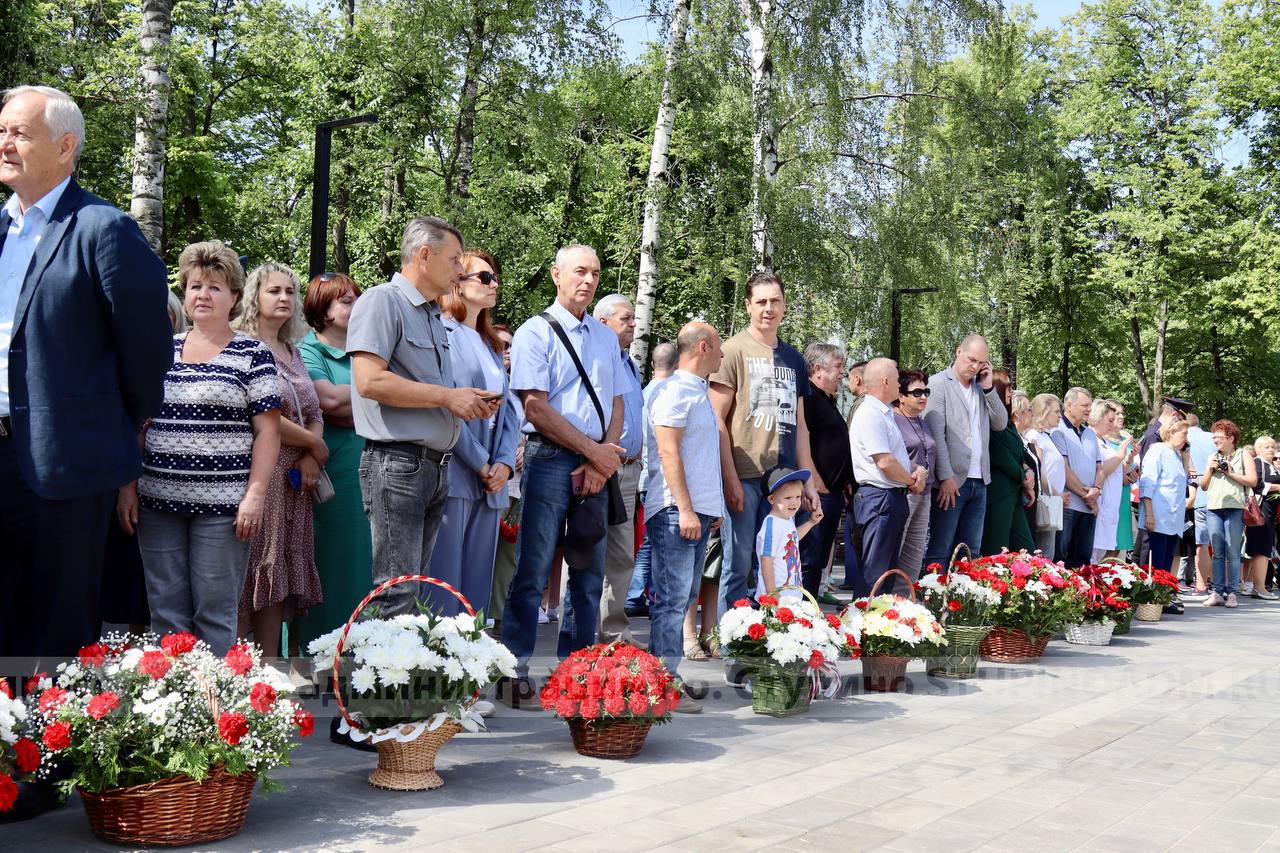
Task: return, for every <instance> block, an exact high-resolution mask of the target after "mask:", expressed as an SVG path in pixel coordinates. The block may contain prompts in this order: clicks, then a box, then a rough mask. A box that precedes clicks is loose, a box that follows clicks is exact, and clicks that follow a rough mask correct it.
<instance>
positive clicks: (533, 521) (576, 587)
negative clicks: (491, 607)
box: [502, 440, 608, 675]
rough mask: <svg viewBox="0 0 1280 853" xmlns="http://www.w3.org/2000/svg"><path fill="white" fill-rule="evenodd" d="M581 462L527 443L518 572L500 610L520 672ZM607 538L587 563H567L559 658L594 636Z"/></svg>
mask: <svg viewBox="0 0 1280 853" xmlns="http://www.w3.org/2000/svg"><path fill="white" fill-rule="evenodd" d="M581 464H582V457H581V456H580V455H579V454H577V453H574V452H573V451H570V450H565V449H564V448H563V447H558V446H557V445H554V444H550V443H547V442H544V441H534V440H531V441H529V442H528V444H526V445H525V451H524V473H523V474H522V475H521V478H520V494H521V502H520V535H519V537H518V538H517V539H516V573H515V576H514V577H513V578H512V579H511V589H510V591H509V592H508V593H507V605H506V607H505V608H504V609H503V611H502V642H503V644H504V645H506V647H507V648H508V649H510V650H511V653H512V654H513V655H515V656H516V660H517V661H518V665H517V670H518V671H519V673H520V674H521V675H527V674H528V672H529V658H531V657H533V650H534V646H535V644H536V643H537V639H538V605H539V604H541V603H542V591H543V589H545V588H546V586H547V579H548V578H550V576H551V563H552V561H553V560H554V559H555V554H556V548H557V547H558V546H559V541H560V534H561V533H562V532H563V531H564V526H565V519H566V518H567V517H568V515H569V507H570V501H571V499H572V498H573V493H572V489H571V486H570V477H571V476H572V474H573V469H574V468H577V467H578V466H579V465H581ZM607 540H608V537H607V536H606V537H604V538H601V540H600V542H599V543H598V544H597V545H596V547H595V549H594V551H593V552H592V555H591V561H590V562H589V563H588V564H587V565H586V566H585V567H579V568H575V567H573V566H569V567H568V572H569V591H568V595H567V596H566V597H565V600H564V611H563V612H562V614H561V617H560V639H559V642H558V643H557V647H556V648H557V653H558V655H559V656H560V658H561V659H564V658H566V657H568V656H569V655H570V654H571V653H573V652H576V651H577V650H578V649H583V648H586V647H587V646H589V645H591V644H592V643H594V642H595V640H596V627H597V626H598V625H599V624H600V595H601V592H602V591H603V589H604V551H605V545H606V544H607Z"/></svg>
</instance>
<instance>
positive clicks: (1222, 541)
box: [1206, 509, 1244, 595]
mask: <svg viewBox="0 0 1280 853" xmlns="http://www.w3.org/2000/svg"><path fill="white" fill-rule="evenodd" d="M1207 516H1208V518H1207V519H1206V521H1207V522H1208V525H1209V547H1210V548H1211V549H1212V551H1213V591H1214V592H1216V593H1218V594H1219V595H1230V594H1231V593H1233V592H1239V591H1240V543H1241V541H1242V540H1243V538H1244V510H1242V509H1211V510H1209V511H1208V513H1207Z"/></svg>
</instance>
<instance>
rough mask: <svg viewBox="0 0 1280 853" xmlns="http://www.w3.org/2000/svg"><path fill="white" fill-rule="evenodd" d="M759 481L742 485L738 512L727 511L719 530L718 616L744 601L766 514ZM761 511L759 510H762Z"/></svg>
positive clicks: (753, 480) (761, 481)
mask: <svg viewBox="0 0 1280 853" xmlns="http://www.w3.org/2000/svg"><path fill="white" fill-rule="evenodd" d="M763 485H764V482H763V478H761V477H753V478H751V479H750V480H743V481H742V510H741V512H734V511H733V510H729V518H728V519H727V520H726V522H725V523H724V524H723V525H721V527H720V542H721V547H722V548H723V549H724V562H723V564H722V565H721V568H720V602H719V604H720V608H719V609H720V616H721V617H723V616H724V614H725V613H726V612H727V611H729V610H731V609H732V608H733V603H734V602H735V601H737V600H738V599H740V598H746V597H747V580H748V578H749V577H750V575H751V567H752V566H753V565H754V564H755V557H756V534H757V533H759V532H760V522H761V521H763V520H764V515H765V513H767V512H768V507H769V504H768V502H767V501H765V499H764V492H763V491H762V489H761V487H762V486H763ZM762 507H763V509H762Z"/></svg>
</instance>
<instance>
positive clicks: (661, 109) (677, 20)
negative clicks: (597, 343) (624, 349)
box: [631, 0, 692, 371]
mask: <svg viewBox="0 0 1280 853" xmlns="http://www.w3.org/2000/svg"><path fill="white" fill-rule="evenodd" d="M691 4H692V0H675V5H674V7H673V8H672V10H671V32H670V34H669V35H668V36H667V56H666V61H665V62H664V64H663V71H662V97H661V99H660V101H659V103H658V120H657V122H656V123H655V124H654V126H653V148H652V150H651V151H650V152H649V179H648V181H647V182H646V186H645V196H644V226H643V227H642V230H641V236H640V278H639V281H638V282H637V284H636V305H635V308H636V336H635V339H634V340H633V341H632V342H631V357H632V358H634V359H635V360H636V363H637V364H639V365H640V366H641V370H642V371H643V370H644V366H645V365H646V364H647V363H648V361H649V344H650V340H649V338H650V337H651V336H652V333H653V309H654V304H655V302H656V301H657V298H658V222H659V219H660V217H661V216H662V190H663V183H664V182H665V181H666V178H667V151H668V149H669V148H670V146H671V128H672V127H673V126H674V125H675V121H676V99H675V76H676V66H677V65H678V64H679V62H680V54H681V53H683V52H684V40H685V34H686V33H688V31H689V7H690V5H691Z"/></svg>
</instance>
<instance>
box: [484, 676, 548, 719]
mask: <svg viewBox="0 0 1280 853" xmlns="http://www.w3.org/2000/svg"><path fill="white" fill-rule="evenodd" d="M493 698H494V699H495V700H496V701H498V702H501V703H502V704H504V705H507V706H509V707H511V708H514V709H515V710H517V711H541V710H542V703H541V702H539V701H538V690H537V688H536V687H534V685H533V681H532V680H531V679H530V678H529V676H527V675H521V676H517V677H515V678H500V679H498V690H497V693H495V694H494V697H493Z"/></svg>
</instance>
